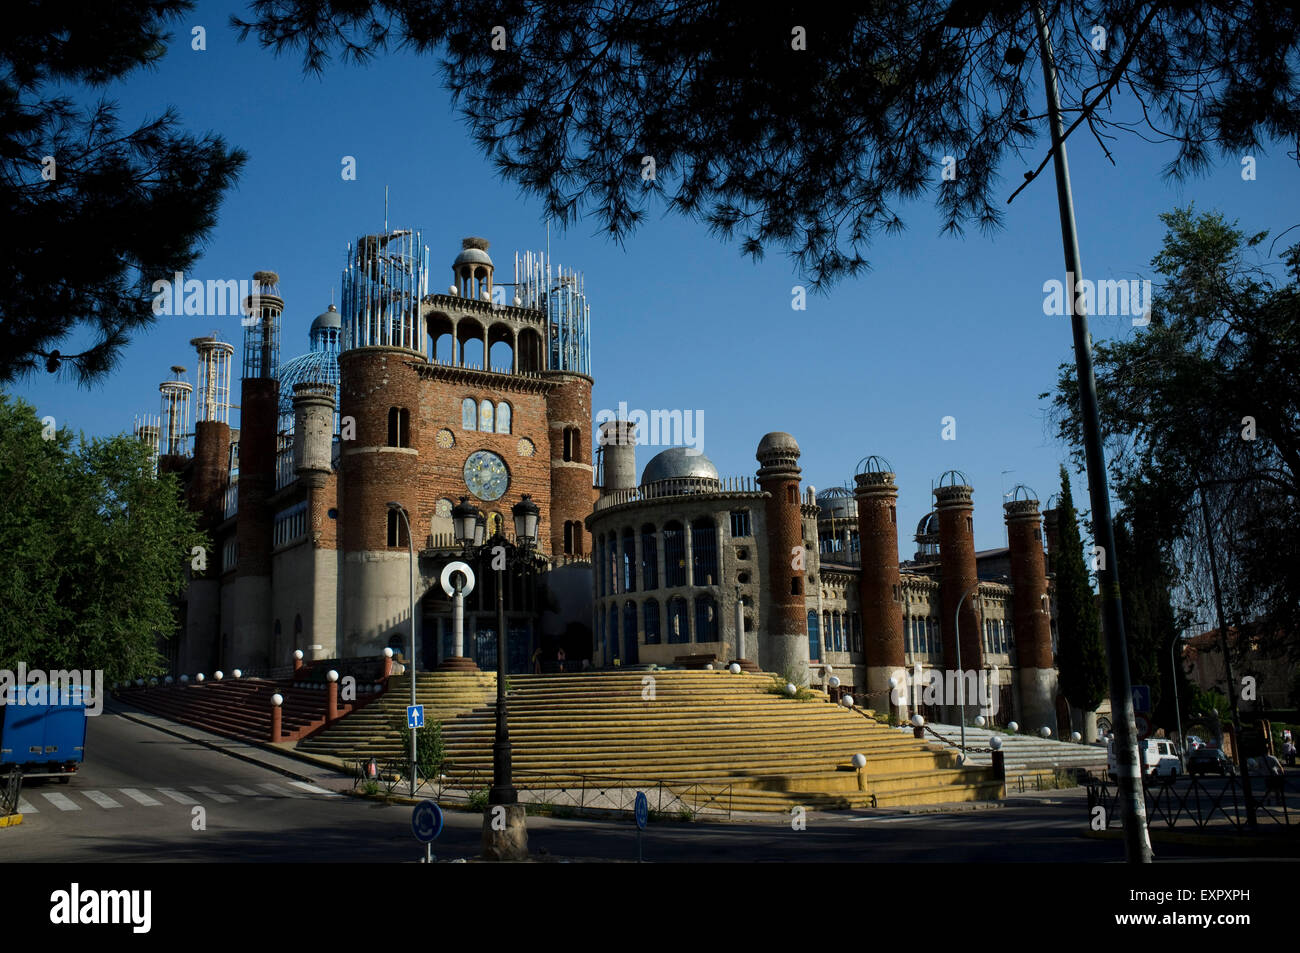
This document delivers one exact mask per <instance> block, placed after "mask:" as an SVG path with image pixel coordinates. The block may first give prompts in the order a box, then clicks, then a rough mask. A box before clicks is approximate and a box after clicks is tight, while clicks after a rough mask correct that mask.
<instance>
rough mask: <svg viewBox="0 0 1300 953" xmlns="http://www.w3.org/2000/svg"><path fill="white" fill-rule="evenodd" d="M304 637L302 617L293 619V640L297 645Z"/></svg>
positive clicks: (297, 616)
mask: <svg viewBox="0 0 1300 953" xmlns="http://www.w3.org/2000/svg"><path fill="white" fill-rule="evenodd" d="M301 636H302V615H301V614H298V615H295V616H294V617H293V640H294V642H295V643H296V642H297V641H298V640H299V639H300V638H301Z"/></svg>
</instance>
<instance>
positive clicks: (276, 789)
mask: <svg viewBox="0 0 1300 953" xmlns="http://www.w3.org/2000/svg"><path fill="white" fill-rule="evenodd" d="M258 787H259V788H261V789H262V790H264V791H270V792H271V793H273V794H278V795H279V796H280V797H306V796H307V795H305V794H299V793H298V792H297V791H290V790H289V789H288V788H286V787H284V786H283V785H280V784H273V783H271V782H270V781H267V782H266V783H265V784H259V785H258Z"/></svg>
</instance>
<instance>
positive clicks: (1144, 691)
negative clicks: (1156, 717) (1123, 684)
mask: <svg viewBox="0 0 1300 953" xmlns="http://www.w3.org/2000/svg"><path fill="white" fill-rule="evenodd" d="M1133 710H1134V711H1145V712H1150V711H1151V686H1149V685H1134V686H1133Z"/></svg>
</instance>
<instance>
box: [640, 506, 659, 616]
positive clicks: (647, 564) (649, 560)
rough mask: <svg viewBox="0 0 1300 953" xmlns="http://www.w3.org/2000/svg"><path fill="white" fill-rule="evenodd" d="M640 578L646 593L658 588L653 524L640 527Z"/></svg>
mask: <svg viewBox="0 0 1300 953" xmlns="http://www.w3.org/2000/svg"><path fill="white" fill-rule="evenodd" d="M641 578H642V579H643V580H644V581H645V588H646V589H647V591H648V590H650V589H658V588H659V542H658V540H657V538H656V537H655V528H654V524H653V523H646V524H645V525H644V526H642V527H641ZM655 612H656V614H658V609H656V610H655Z"/></svg>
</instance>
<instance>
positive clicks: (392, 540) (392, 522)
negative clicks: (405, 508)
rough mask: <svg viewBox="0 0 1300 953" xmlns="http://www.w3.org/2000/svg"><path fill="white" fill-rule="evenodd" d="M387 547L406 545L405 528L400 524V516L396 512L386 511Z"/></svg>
mask: <svg viewBox="0 0 1300 953" xmlns="http://www.w3.org/2000/svg"><path fill="white" fill-rule="evenodd" d="M388 545H389V546H405V545H406V526H405V524H404V523H403V522H402V517H401V515H400V514H399V513H398V512H397V511H396V510H389V511H388Z"/></svg>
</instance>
